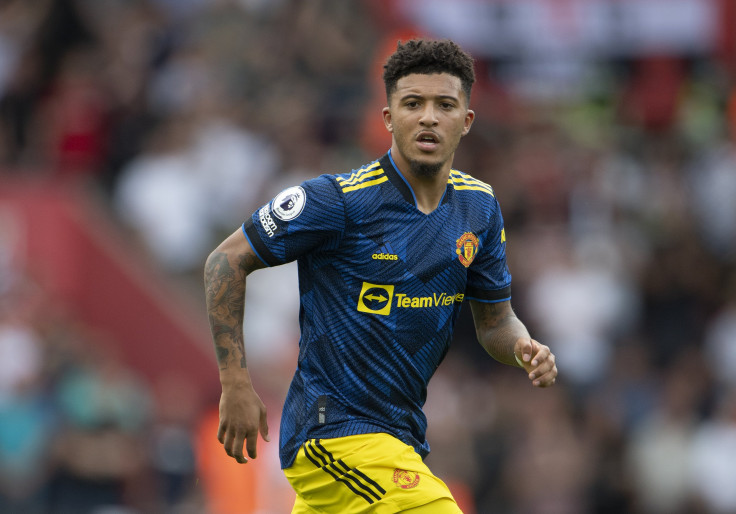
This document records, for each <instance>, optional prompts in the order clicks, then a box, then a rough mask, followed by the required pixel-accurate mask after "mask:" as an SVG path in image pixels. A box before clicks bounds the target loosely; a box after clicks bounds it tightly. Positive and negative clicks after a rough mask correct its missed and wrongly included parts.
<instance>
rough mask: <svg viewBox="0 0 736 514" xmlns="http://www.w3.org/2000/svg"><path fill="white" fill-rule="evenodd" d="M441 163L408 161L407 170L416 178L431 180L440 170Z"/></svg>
mask: <svg viewBox="0 0 736 514" xmlns="http://www.w3.org/2000/svg"><path fill="white" fill-rule="evenodd" d="M443 164H444V163H443V162H437V161H435V162H432V161H418V160H414V159H412V160H410V161H409V169H410V170H411V172H412V174H414V176H416V177H423V178H433V177H436V176H437V175H438V174H439V173H440V171H441V170H442V165H443Z"/></svg>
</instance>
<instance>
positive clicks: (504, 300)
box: [205, 39, 557, 514]
mask: <svg viewBox="0 0 736 514" xmlns="http://www.w3.org/2000/svg"><path fill="white" fill-rule="evenodd" d="M383 79H384V82H385V86H386V96H387V103H388V106H387V107H385V108H384V109H383V121H384V124H385V125H386V129H387V130H388V131H389V132H390V133H391V135H392V144H391V149H390V150H389V151H388V152H387V153H386V154H385V155H384V156H382V157H380V158H379V159H377V160H375V161H373V162H371V163H370V164H367V165H365V166H363V167H361V168H359V169H357V170H354V171H351V172H349V173H344V174H338V175H322V176H320V177H317V178H314V179H310V180H307V181H305V182H303V183H302V184H301V185H295V186H293V187H290V188H288V189H286V190H284V191H282V192H281V193H279V194H278V195H276V197H275V198H273V199H272V200H271V201H270V202H269V203H267V204H265V205H264V206H263V207H261V208H260V209H258V210H257V211H256V212H255V213H253V215H252V217H251V218H250V219H248V220H247V221H246V222H245V223H244V224H243V226H242V227H241V228H240V229H238V230H236V231H235V232H234V233H233V234H232V235H231V236H229V237H228V238H227V239H225V241H223V242H222V243H221V244H220V245H219V246H218V247H217V248H216V249H215V250H214V251H213V252H212V254H210V256H209V257H208V259H207V263H206V266H205V286H206V295H207V308H208V312H209V319H210V325H211V329H212V336H213V339H214V344H215V350H216V353H217V360H218V362H219V367H220V382H221V384H222V396H221V399H220V426H219V431H218V434H217V437H218V439H219V441H220V442H221V443H222V444H223V445H224V448H225V451H226V452H227V454H228V455H229V456H231V457H233V458H234V459H235V460H236V461H238V462H241V463H243V462H247V457H246V455H245V454H244V452H243V447H244V446H245V450H246V452H247V456H248V457H250V458H255V457H256V440H257V436H258V433H259V432H260V434H261V436H262V438H263V439H264V440H266V441H268V440H269V436H268V426H267V423H266V407H265V406H264V404H263V402H262V401H261V399H260V398H259V397H258V394H257V393H256V391H255V389H254V386H253V384H252V383H251V379H250V375H249V372H248V363H247V362H246V355H245V347H244V342H243V330H242V322H243V312H244V302H245V300H244V292H245V284H246V276H247V275H248V274H249V273H251V272H253V271H255V270H257V269H259V268H263V267H267V266H276V265H279V264H283V263H286V262H289V261H293V260H297V262H298V269H299V292H300V297H301V309H300V313H299V323H300V328H301V339H300V341H299V356H298V362H297V368H296V372H295V373H294V377H293V380H292V382H291V386H290V389H289V392H288V395H287V397H286V402H285V405H284V410H283V414H282V418H281V419H282V421H281V431H280V458H281V465H282V468H283V469H284V473H285V474H286V477H287V478H288V480H289V482H290V483H291V485H292V486H293V488H294V489H295V491H296V493H297V496H296V502H295V504H294V510H293V512H295V513H306V512H334V513H341V514H344V513H353V512H378V513H383V512H386V513H388V512H392V513H393V512H422V513H433V512H438V513H440V512H441V513H445V512H448V513H450V512H460V509H459V508H458V506H457V504H456V502H455V500H454V499H453V497H452V494H451V493H450V491H449V489H448V488H447V486H446V485H445V484H444V483H443V482H442V481H441V480H440V479H439V478H437V477H436V476H435V475H433V474H432V472H431V471H430V470H429V469H428V468H427V466H426V465H425V464H424V463H423V461H422V459H423V458H424V457H425V456H426V455H427V453H428V452H429V444H428V443H427V441H426V439H425V432H426V427H427V420H426V417H425V415H424V414H423V412H422V406H423V404H424V401H425V398H426V393H427V384H428V382H429V379H430V378H431V377H432V375H433V373H434V372H435V370H436V369H437V367H438V366H439V364H440V362H441V361H442V359H443V358H444V356H445V354H446V353H447V351H448V348H449V344H450V340H451V337H452V331H453V326H454V324H455V321H456V320H457V317H458V314H459V312H460V307H461V305H462V303H463V302H468V303H470V308H471V310H472V314H473V320H474V323H475V328H476V333H477V337H478V340H479V342H480V344H481V345H482V346H483V348H484V349H485V350H486V351H487V352H488V353H489V354H490V355H491V356H492V357H493V358H495V359H496V360H498V361H500V362H502V363H505V364H508V365H511V366H517V367H520V368H523V369H524V371H525V373H526V374H527V375H528V377H529V379H530V380H531V383H532V384H533V385H534V386H536V387H547V386H550V385H552V384H554V383H555V379H556V376H557V367H556V365H555V357H554V355H553V354H552V352H551V351H550V349H549V348H548V347H547V346H545V345H543V344H540V343H539V342H537V341H535V340H534V339H532V338H531V337H530V335H529V333H528V331H527V329H526V328H525V326H524V325H523V324H522V322H521V321H520V320H519V319H518V318H517V317H516V316H515V315H514V312H513V310H512V308H511V305H510V298H511V289H510V284H511V275H510V273H509V270H508V268H507V266H506V237H505V233H504V227H503V219H502V217H501V211H500V209H499V204H498V202H497V200H496V197H495V194H494V191H493V189H492V188H491V186H489V185H488V184H485V183H484V182H481V181H480V180H477V179H474V178H473V177H472V176H470V175H468V174H466V173H463V172H461V171H458V170H455V169H452V162H453V157H454V154H455V150H456V148H457V146H458V144H459V142H460V139H461V138H462V137H463V136H464V135H465V134H467V133H468V131H469V130H470V127H471V125H472V123H473V119H474V117H475V113H474V112H473V111H472V110H470V109H469V102H470V92H471V86H472V84H473V82H474V80H475V74H474V70H473V61H472V58H471V57H470V56H469V55H468V54H467V53H465V52H464V51H463V50H462V49H461V48H460V47H459V46H458V45H456V44H455V43H454V42H452V41H448V40H443V41H434V40H421V39H420V40H411V41H408V42H406V43H404V44H402V43H399V44H398V46H397V50H396V52H395V53H394V54H393V55H392V56H391V57H390V58H389V59H388V61H387V63H386V65H385V67H384V74H383Z"/></svg>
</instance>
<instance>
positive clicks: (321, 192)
mask: <svg viewBox="0 0 736 514" xmlns="http://www.w3.org/2000/svg"><path fill="white" fill-rule="evenodd" d="M344 228H345V208H344V205H343V200H342V197H341V196H340V195H339V194H338V191H337V189H336V187H335V182H334V179H333V177H331V176H329V175H322V176H320V177H317V178H314V179H311V180H307V181H305V182H302V184H301V185H298V186H292V187H289V188H287V189H284V190H283V191H281V192H280V193H279V194H277V195H276V196H275V197H274V198H273V199H272V200H271V201H270V202H269V203H267V204H265V205H264V206H262V207H261V208H260V209H258V210H256V211H255V212H254V213H253V215H252V216H251V217H250V219H248V220H246V221H245V223H243V232H244V233H245V237H246V238H247V239H248V241H249V242H250V244H251V246H252V247H253V250H254V251H255V252H256V254H257V255H258V257H259V258H260V259H261V260H262V261H263V262H264V263H265V264H266V265H267V266H276V265H278V264H285V263H287V262H291V261H293V260H296V259H298V258H299V257H301V256H302V255H305V254H307V253H311V252H317V251H323V250H329V249H334V248H336V247H337V246H338V245H339V242H340V239H341V237H342V234H343V231H344Z"/></svg>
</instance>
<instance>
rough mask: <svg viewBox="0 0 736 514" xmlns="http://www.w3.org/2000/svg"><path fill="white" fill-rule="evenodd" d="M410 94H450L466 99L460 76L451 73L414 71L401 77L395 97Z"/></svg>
mask: <svg viewBox="0 0 736 514" xmlns="http://www.w3.org/2000/svg"><path fill="white" fill-rule="evenodd" d="M409 95H417V96H449V97H454V98H457V99H465V93H464V92H463V88H462V82H461V81H460V77H456V76H455V75H450V74H449V73H431V74H423V73H412V74H410V75H406V76H404V77H401V78H400V79H399V80H398V81H397V82H396V91H395V92H394V97H395V98H403V97H405V96H409Z"/></svg>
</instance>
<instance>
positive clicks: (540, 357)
mask: <svg viewBox="0 0 736 514" xmlns="http://www.w3.org/2000/svg"><path fill="white" fill-rule="evenodd" d="M550 353H551V352H550V351H549V347H547V346H543V345H539V349H538V351H537V353H536V354H535V355H534V359H533V360H532V362H531V364H532V366H539V364H540V363H541V362H544V361H545V360H546V359H547V358H548V357H549V356H550Z"/></svg>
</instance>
